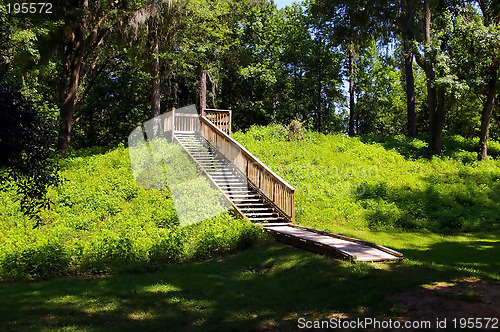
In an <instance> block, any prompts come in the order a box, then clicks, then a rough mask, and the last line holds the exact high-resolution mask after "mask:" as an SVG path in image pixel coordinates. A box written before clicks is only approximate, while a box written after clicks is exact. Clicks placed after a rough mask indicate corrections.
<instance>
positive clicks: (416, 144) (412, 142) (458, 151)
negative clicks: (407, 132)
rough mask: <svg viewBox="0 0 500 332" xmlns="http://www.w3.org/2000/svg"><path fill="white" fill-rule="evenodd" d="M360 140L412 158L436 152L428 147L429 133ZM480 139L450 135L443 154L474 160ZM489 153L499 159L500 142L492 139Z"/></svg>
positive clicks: (446, 138) (424, 156)
mask: <svg viewBox="0 0 500 332" xmlns="http://www.w3.org/2000/svg"><path fill="white" fill-rule="evenodd" d="M359 139H360V141H361V142H363V143H366V144H374V143H378V144H381V145H382V146H383V147H384V148H385V149H387V150H396V151H397V152H398V153H399V154H401V155H402V156H404V157H406V158H411V159H419V158H424V159H430V158H432V156H434V153H433V152H432V151H431V150H430V149H429V148H428V143H427V142H428V141H429V137H428V135H420V136H419V137H418V138H412V137H407V136H403V135H396V136H385V135H380V136H360V138H359ZM478 150H479V141H478V140H473V139H466V138H463V137H460V136H451V137H450V136H448V137H444V138H443V155H444V156H448V157H452V158H457V159H460V160H462V161H464V162H473V161H475V160H476V159H477V152H478ZM488 155H489V156H490V157H492V158H495V159H497V158H498V157H499V156H500V144H499V142H496V141H493V140H490V141H489V146H488Z"/></svg>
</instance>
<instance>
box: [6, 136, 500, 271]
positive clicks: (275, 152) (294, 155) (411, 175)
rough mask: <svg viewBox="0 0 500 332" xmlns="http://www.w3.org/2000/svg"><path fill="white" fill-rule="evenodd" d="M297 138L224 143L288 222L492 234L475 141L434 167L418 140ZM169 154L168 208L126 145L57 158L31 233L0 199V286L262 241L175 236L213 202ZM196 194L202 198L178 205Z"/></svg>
mask: <svg viewBox="0 0 500 332" xmlns="http://www.w3.org/2000/svg"><path fill="white" fill-rule="evenodd" d="M303 136H304V139H303V140H293V141H291V142H290V141H288V133H287V131H286V129H285V128H284V127H282V126H268V127H252V128H251V129H250V130H248V131H247V132H246V133H235V134H234V137H235V138H236V139H237V140H238V141H240V142H241V143H242V144H243V146H245V147H246V148H248V149H249V150H250V151H251V152H252V153H254V154H255V155H256V156H257V157H258V158H260V159H261V160H262V161H263V162H265V163H266V164H267V165H268V166H269V167H270V168H271V169H273V170H274V171H275V172H276V173H278V174H279V175H280V176H282V177H283V178H284V179H285V180H286V181H288V182H289V183H291V184H292V185H293V186H294V187H295V189H296V217H297V220H296V222H297V223H298V224H302V225H304V226H311V227H316V228H319V229H324V230H330V231H336V232H344V233H345V231H346V230H351V231H364V230H366V231H369V230H394V231H396V233H397V232H399V231H401V230H404V231H408V230H417V231H419V232H436V233H451V232H469V231H474V232H475V231H485V232H487V231H489V230H492V229H498V226H499V223H498V222H499V218H500V217H499V216H500V206H499V205H498V201H499V200H500V162H499V161H497V160H495V159H493V158H492V159H490V160H487V161H483V162H477V161H475V152H474V151H473V149H474V146H475V142H471V141H467V140H464V139H461V138H459V137H454V138H452V139H450V140H448V141H447V142H446V143H447V146H446V150H445V151H446V152H445V154H444V156H441V157H432V156H429V155H428V154H427V152H426V149H425V146H426V144H425V142H424V141H423V140H420V139H408V138H405V137H395V138H391V139H390V140H383V139H381V138H376V137H375V138H373V137H372V138H368V137H363V138H349V137H346V136H344V135H340V134H332V135H323V134H319V133H315V132H307V131H306V132H304V133H303ZM490 147H491V148H490V151H492V152H493V155H495V154H497V152H498V151H500V144H498V143H495V142H492V143H490ZM171 153H174V154H176V155H175V161H176V163H177V164H176V167H177V168H178V169H182V176H181V175H180V173H178V172H177V171H175V169H174V171H173V172H172V174H170V177H171V178H172V177H173V178H175V177H177V178H178V179H176V180H179V181H180V182H182V181H184V182H183V183H184V184H188V185H189V186H190V189H191V190H187V191H185V192H184V193H182V192H181V193H178V195H181V196H177V201H175V200H174V199H173V198H172V193H171V192H170V190H158V189H144V188H141V187H138V186H137V185H136V182H135V181H134V176H133V174H132V170H131V165H130V159H129V154H128V150H127V149H126V148H124V147H118V148H111V149H107V150H102V149H87V150H80V151H76V152H74V153H73V154H70V155H67V156H65V157H63V158H62V159H61V160H60V161H59V163H60V166H61V175H62V177H63V178H64V179H65V180H64V181H63V182H62V183H61V184H60V185H59V186H58V187H54V188H51V190H50V192H49V198H50V199H51V201H52V204H51V206H50V208H49V209H47V210H45V211H43V213H42V215H41V218H42V224H43V225H42V226H41V227H39V228H37V229H33V225H34V223H33V221H31V220H29V219H27V218H26V217H24V216H23V214H22V213H21V211H20V208H19V203H18V202H17V201H16V199H15V198H16V197H15V191H14V190H11V191H3V192H0V220H1V221H2V222H1V224H0V278H2V279H18V278H34V277H35V278H36V277H49V276H56V275H65V274H80V273H85V274H86V273H106V274H107V273H116V272H121V271H128V272H134V271H152V270H157V269H159V268H161V267H162V266H164V265H165V264H172V263H179V262H184V261H187V260H191V259H206V258H209V257H210V256H212V255H213V254H214V253H218V252H224V251H230V250H238V249H241V248H245V247H248V246H251V245H252V244H255V243H256V242H258V241H259V240H261V239H263V238H264V236H263V233H262V229H260V228H258V227H255V226H253V225H251V224H249V223H247V222H244V221H242V220H239V219H237V218H235V217H234V216H233V215H232V214H231V213H229V212H226V213H223V214H219V215H217V216H215V217H212V218H210V219H208V220H205V221H203V222H198V223H193V224H192V225H189V226H183V227H180V225H179V224H180V221H179V220H180V218H179V216H181V217H182V218H184V219H186V218H187V219H189V218H190V213H192V212H193V211H194V210H195V209H196V206H194V205H193V204H192V203H193V202H196V201H202V200H203V201H211V200H213V201H217V197H216V196H217V195H218V193H217V192H216V191H213V190H212V189H210V187H209V185H208V183H206V181H204V180H203V179H202V178H200V177H199V174H198V173H197V170H196V169H195V168H194V166H193V165H191V164H190V163H189V162H188V161H187V157H186V156H185V155H184V154H183V153H181V152H180V151H171ZM149 180H150V179H149V178H148V177H147V176H146V178H143V179H142V180H141V181H143V182H144V183H148V181H149ZM153 187H154V186H153ZM197 192H203V193H204V194H203V195H204V196H199V197H196V196H195V197H194V199H193V197H188V196H193V193H197ZM183 194H184V195H186V196H185V197H182V195H183ZM207 195H208V196H207ZM179 197H180V199H179ZM179 202H182V204H180V203H179ZM175 208H177V209H175ZM202 209H204V208H203V207H202ZM182 218H181V219H182Z"/></svg>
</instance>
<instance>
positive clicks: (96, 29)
mask: <svg viewBox="0 0 500 332" xmlns="http://www.w3.org/2000/svg"><path fill="white" fill-rule="evenodd" d="M128 5H129V4H128V2H126V1H120V2H118V1H114V2H106V1H94V2H89V1H88V0H81V1H75V3H71V4H68V3H65V2H61V3H60V4H58V6H57V8H58V10H59V12H58V15H60V17H61V18H62V19H63V20H64V22H65V23H64V25H63V26H62V27H61V31H60V35H61V36H62V37H63V39H62V41H61V43H60V49H59V52H60V53H59V54H60V56H61V58H62V59H61V60H62V69H61V73H60V80H59V82H60V85H59V104H60V118H61V124H60V130H59V139H58V150H59V152H60V153H64V152H65V151H66V149H67V148H68V146H69V143H70V139H71V127H72V122H73V112H74V107H75V101H76V100H77V97H78V94H79V89H80V86H81V85H82V82H83V81H84V80H85V78H86V76H87V75H88V74H89V73H90V72H92V71H93V70H94V69H95V67H96V66H97V64H98V63H99V61H103V59H101V54H100V53H99V52H100V51H101V49H102V46H103V45H104V44H105V43H106V42H107V40H108V38H109V36H110V35H111V33H112V32H114V31H115V30H116V29H117V28H118V27H119V26H120V24H121V23H123V20H124V19H125V18H126V17H127V10H126V9H127V7H128ZM54 7H56V6H54ZM104 60H105V59H104Z"/></svg>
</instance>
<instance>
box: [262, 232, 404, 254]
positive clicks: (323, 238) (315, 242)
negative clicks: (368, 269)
mask: <svg viewBox="0 0 500 332" xmlns="http://www.w3.org/2000/svg"><path fill="white" fill-rule="evenodd" d="M264 228H265V229H266V230H269V231H271V232H272V233H274V234H275V235H277V236H278V237H280V238H283V237H285V238H292V239H293V242H294V244H298V243H299V242H300V243H305V244H306V246H307V248H306V249H309V250H311V249H314V250H313V251H318V250H319V251H322V252H323V251H325V250H326V249H325V247H330V248H332V250H335V251H338V252H339V253H340V254H341V256H344V257H350V259H354V260H358V261H367V262H374V261H385V260H400V259H402V258H403V255H402V254H401V253H397V252H395V251H392V252H395V253H397V255H394V254H392V253H389V252H387V250H382V248H384V249H388V248H385V247H382V248H381V246H370V245H367V244H365V243H363V242H365V241H362V240H359V239H353V238H347V237H343V236H339V235H338V234H332V233H327V234H321V233H320V231H318V232H314V231H312V229H305V228H303V227H301V226H297V225H293V224H292V225H291V224H289V225H284V226H281V225H280V226H265V225H264ZM328 250H330V249H328Z"/></svg>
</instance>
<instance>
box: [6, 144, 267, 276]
mask: <svg viewBox="0 0 500 332" xmlns="http://www.w3.org/2000/svg"><path fill="white" fill-rule="evenodd" d="M177 157H178V159H177V160H178V163H179V164H180V166H179V167H182V168H183V169H184V172H183V173H184V174H186V172H187V173H189V172H190V171H191V173H192V174H193V179H198V180H197V182H193V181H191V182H190V185H191V186H194V187H193V188H195V189H199V188H200V187H201V188H202V189H203V192H204V194H205V196H206V195H207V193H210V190H212V189H211V188H210V186H209V185H208V183H206V181H204V180H203V179H202V178H199V177H196V172H197V171H196V169H195V168H194V166H193V165H191V164H190V163H189V162H187V159H185V158H186V156H185V155H183V154H182V153H181V154H178V155H177ZM183 158H184V159H183ZM60 165H61V169H62V171H61V173H62V174H61V175H62V177H63V178H64V181H63V182H62V184H61V185H60V186H58V187H57V188H56V187H54V188H51V190H50V192H49V198H50V199H51V201H52V204H51V207H50V209H48V210H44V211H43V213H42V215H41V218H42V226H41V227H38V228H36V229H33V225H34V222H33V221H32V220H29V219H27V218H26V217H25V216H24V215H23V214H22V213H21V211H20V209H19V203H18V202H16V200H15V196H14V195H15V193H14V191H3V192H0V220H1V221H2V222H1V223H0V278H3V279H17V278H34V277H49V276H56V275H64V274H80V273H116V272H121V271H128V272H134V271H151V270H155V269H157V268H159V267H161V266H162V265H165V264H171V263H178V262H183V261H186V260H190V259H206V258H208V257H210V256H211V255H213V254H214V253H217V252H222V251H228V250H237V249H241V248H244V247H248V246H250V245H252V244H253V243H255V242H256V241H258V240H259V239H261V235H262V230H261V229H259V228H257V227H255V226H253V225H251V224H249V223H247V222H244V221H242V220H239V219H237V218H235V217H234V216H233V215H231V214H230V212H226V213H223V214H219V215H217V216H215V217H212V218H210V219H208V220H206V221H204V222H199V223H193V224H192V225H189V226H184V227H180V225H179V216H178V213H177V211H181V213H182V211H183V210H185V208H184V206H179V205H178V206H177V207H178V209H177V211H176V209H175V207H174V205H175V204H174V203H175V202H174V200H173V198H172V197H171V194H170V191H169V190H157V189H143V188H140V187H138V186H137V185H136V183H135V181H134V177H133V174H132V171H131V166H130V159H129V154H128V150H127V149H126V148H124V147H119V148H114V149H110V150H108V151H107V152H105V151H103V150H102V149H88V150H82V151H77V152H76V153H74V154H73V155H69V156H67V157H64V158H63V159H62V160H60ZM189 192H190V191H187V192H186V194H187V195H189V194H190V193H189ZM211 195H213V196H216V195H218V193H217V192H215V191H213V190H212V192H211ZM192 208H193V207H190V209H191V210H192Z"/></svg>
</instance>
